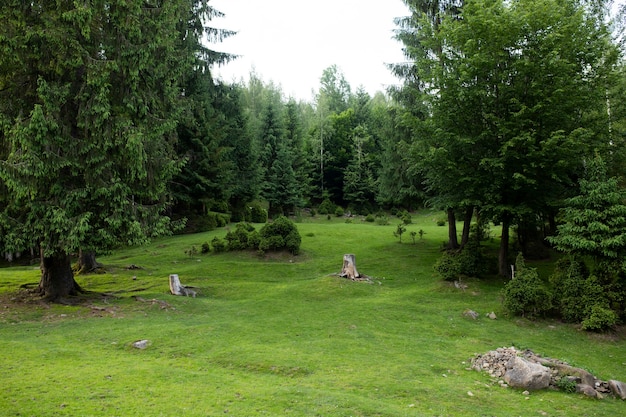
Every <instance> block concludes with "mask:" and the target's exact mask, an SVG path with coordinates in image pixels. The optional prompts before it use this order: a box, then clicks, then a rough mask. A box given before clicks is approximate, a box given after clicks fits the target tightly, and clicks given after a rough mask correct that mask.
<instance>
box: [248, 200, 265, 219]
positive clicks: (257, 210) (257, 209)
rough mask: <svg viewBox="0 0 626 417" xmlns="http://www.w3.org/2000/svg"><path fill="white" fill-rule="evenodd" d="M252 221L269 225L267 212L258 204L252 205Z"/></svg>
mask: <svg viewBox="0 0 626 417" xmlns="http://www.w3.org/2000/svg"><path fill="white" fill-rule="evenodd" d="M250 221H251V222H252V223H267V210H265V209H264V208H263V207H262V206H261V204H259V203H257V202H254V203H252V204H250Z"/></svg>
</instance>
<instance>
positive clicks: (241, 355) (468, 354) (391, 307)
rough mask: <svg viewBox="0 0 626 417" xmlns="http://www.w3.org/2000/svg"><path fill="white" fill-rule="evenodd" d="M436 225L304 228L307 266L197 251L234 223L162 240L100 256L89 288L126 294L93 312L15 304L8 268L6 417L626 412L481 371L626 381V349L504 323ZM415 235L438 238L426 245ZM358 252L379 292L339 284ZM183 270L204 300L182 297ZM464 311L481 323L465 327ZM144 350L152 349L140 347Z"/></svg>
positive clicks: (2, 349)
mask: <svg viewBox="0 0 626 417" xmlns="http://www.w3.org/2000/svg"><path fill="white" fill-rule="evenodd" d="M435 217H437V216H435V215H434V214H433V213H429V212H425V213H422V214H421V215H419V216H414V218H413V221H414V223H413V224H412V225H409V226H408V231H407V233H406V234H405V235H404V236H403V243H402V244H399V243H398V239H397V238H394V236H393V235H392V233H393V231H394V230H395V223H393V222H392V224H391V225H390V226H377V225H375V224H369V223H364V222H361V221H358V220H356V221H354V222H353V223H352V224H347V223H345V222H344V221H343V220H342V219H336V218H333V219H331V220H327V219H325V218H323V219H319V220H316V221H312V220H310V219H308V218H307V219H303V221H302V222H301V223H299V224H298V228H299V230H300V233H301V235H302V238H303V241H302V249H303V253H302V255H300V256H297V257H292V256H289V255H285V254H282V255H274V256H269V257H266V258H259V257H258V256H257V255H256V254H253V253H232V254H231V253H227V254H209V255H200V254H198V255H195V256H188V255H186V253H185V251H188V250H189V249H190V248H191V247H192V246H196V248H197V249H198V250H199V249H200V246H201V245H202V243H203V242H205V241H210V240H211V239H212V238H213V236H215V235H218V236H223V235H224V234H225V231H224V230H223V229H222V230H217V231H214V232H211V233H204V234H197V235H189V236H176V237H171V238H167V239H159V240H157V241H155V242H154V243H153V244H151V245H149V246H146V247H140V248H132V249H127V250H121V251H116V252H115V253H112V254H110V255H109V256H106V257H101V258H99V261H100V262H103V263H104V264H105V265H106V269H107V273H106V274H93V275H85V276H79V277H77V280H78V281H79V283H80V284H81V285H82V286H84V287H85V288H86V289H89V290H92V291H98V292H103V293H114V294H115V297H113V296H108V297H105V298H102V297H94V298H93V299H92V300H90V301H88V302H86V303H84V304H83V305H82V306H63V305H45V304H40V303H36V302H32V301H31V302H27V303H25V302H19V294H18V293H17V288H18V287H19V285H20V284H23V283H26V282H36V281H37V279H38V270H37V269H36V268H34V267H33V266H29V267H12V268H3V269H0V297H1V300H2V306H0V340H1V342H2V343H1V344H0V375H1V376H0V381H1V382H0V386H1V387H2V390H0V415H2V416H5V415H6V416H135V415H145V416H217V415H233V416H261V415H269V416H288V415H293V416H534V415H547V416H609V415H621V414H623V412H624V409H625V407H626V404H625V403H624V402H622V401H619V400H615V399H604V400H602V401H598V400H591V399H587V398H583V397H581V396H579V395H576V394H565V393H561V392H551V391H543V392H534V393H531V394H530V395H523V393H522V392H520V391H518V390H513V389H504V388H501V387H500V386H499V385H498V384H497V383H496V382H495V381H492V380H491V379H490V378H489V377H488V376H487V375H484V374H481V373H478V372H476V371H472V370H467V368H468V366H469V361H470V359H471V358H472V356H473V355H474V354H476V353H482V352H486V351H488V350H492V349H495V348H497V347H500V346H510V345H512V344H513V345H516V346H518V347H523V348H531V349H533V350H535V351H536V352H538V353H540V354H543V355H546V356H550V357H555V358H561V359H565V360H568V361H570V363H573V364H575V365H577V366H582V367H585V368H586V369H589V370H591V371H593V372H594V373H595V374H597V375H598V376H599V377H602V378H605V379H619V380H626V354H624V348H625V347H626V343H625V342H624V340H622V339H620V338H619V337H617V336H616V335H594V334H587V333H584V332H581V331H579V330H578V329H577V328H576V327H574V326H571V325H564V324H561V323H559V322H556V321H539V322H529V321H526V320H522V319H517V318H506V317H505V316H504V314H503V312H502V311H501V303H500V298H499V294H500V290H501V288H502V281H501V280H498V279H495V278H494V279H491V280H485V281H470V282H469V288H468V289H467V290H466V291H460V290H458V289H456V288H454V287H453V286H450V285H447V284H446V283H444V282H442V281H440V280H439V279H438V278H437V276H436V275H435V274H434V272H433V269H432V265H433V263H434V262H435V260H436V259H437V257H438V255H439V248H440V246H441V242H442V241H443V240H444V239H445V235H446V229H445V228H444V227H438V226H436V225H435V223H434V221H433V218H435ZM394 221H395V220H394ZM419 229H422V230H424V231H425V232H426V233H425V234H424V238H423V240H419V238H418V239H417V240H416V242H415V244H412V243H411V239H410V237H409V232H410V231H411V230H415V231H418V230H419ZM344 253H354V254H356V260H357V267H358V269H359V272H361V273H363V274H367V275H369V276H370V277H372V281H371V283H365V282H351V281H347V280H345V279H342V278H338V277H337V276H333V275H332V274H333V273H337V272H339V271H340V269H341V263H342V255H343V254H344ZM130 265H136V266H139V267H141V269H127V267H128V266H130ZM170 273H177V274H179V276H180V279H181V281H182V282H183V283H184V284H186V285H191V286H194V287H196V289H197V291H198V292H199V296H198V298H183V297H174V296H171V295H169V294H168V281H167V277H168V275H169V274H170ZM137 297H139V298H137ZM16 298H18V299H16ZM152 300H158V301H152ZM467 308H471V309H473V310H475V311H478V312H480V313H481V314H482V316H481V318H479V319H478V320H471V319H467V318H465V317H463V316H462V312H463V311H464V310H465V309H467ZM490 311H495V312H496V314H497V315H498V319H497V320H490V319H488V318H486V317H485V316H484V314H485V313H488V312H490ZM139 339H148V340H150V346H149V347H148V348H147V349H145V350H137V349H135V348H133V347H132V346H131V344H132V342H134V341H136V340H139Z"/></svg>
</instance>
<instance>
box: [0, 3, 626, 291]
mask: <svg viewBox="0 0 626 417" xmlns="http://www.w3.org/2000/svg"><path fill="white" fill-rule="evenodd" d="M405 3H406V4H407V6H408V7H409V10H410V15H409V16H405V17H399V18H398V19H397V21H396V23H397V27H398V29H397V31H396V37H397V39H398V40H399V41H400V42H401V44H402V48H403V51H404V53H405V56H406V58H407V60H406V62H404V63H397V64H391V65H390V68H389V69H390V71H392V72H393V73H394V74H395V75H397V76H398V78H399V80H400V84H399V85H398V86H396V87H393V88H391V89H390V90H389V91H388V92H380V93H377V94H376V95H374V96H373V97H372V96H370V95H369V94H368V93H366V92H365V91H364V90H363V89H362V88H359V87H357V88H356V89H354V87H353V86H351V85H350V84H349V82H348V81H347V80H346V79H345V77H344V76H343V74H342V72H341V69H340V68H338V67H336V66H331V67H329V68H327V69H326V70H324V71H323V73H322V74H321V75H320V86H319V90H318V91H317V94H316V96H315V99H314V100H313V101H312V102H302V101H296V100H294V99H292V98H288V97H285V96H284V94H283V93H282V91H281V89H280V86H279V85H276V84H274V83H273V82H271V81H270V82H266V81H264V80H263V79H261V78H260V77H259V76H258V75H257V74H255V73H254V72H252V73H251V74H250V77H249V80H248V81H247V82H243V81H242V82H235V83H225V82H223V81H219V80H215V79H214V78H213V76H212V68H214V67H215V66H216V65H220V64H223V63H226V62H228V60H230V59H233V58H234V57H232V56H231V55H229V54H228V53H220V52H217V51H215V50H212V49H210V48H207V47H206V45H205V44H204V43H203V40H204V39H205V38H207V37H208V38H209V39H212V40H216V41H219V40H220V39H223V38H224V37H227V36H232V35H234V33H232V32H230V31H227V30H218V29H215V28H213V27H211V20H212V19H213V18H215V17H216V16H219V15H220V12H219V11H218V10H215V9H214V8H213V7H211V5H210V2H209V1H208V0H176V1H170V2H161V1H152V0H141V1H140V0H118V1H115V2H112V1H110V0H91V1H89V2H67V4H60V3H59V2H56V1H53V0H36V1H31V2H23V1H20V0H8V1H6V2H4V3H3V5H2V6H0V16H1V17H2V19H3V21H4V22H6V24H5V25H4V26H3V27H2V28H0V48H1V49H0V50H1V52H0V68H1V70H0V125H1V127H2V129H1V130H0V156H1V158H0V161H1V163H0V204H1V205H0V210H1V214H0V248H1V249H2V252H4V253H11V254H15V253H19V252H24V251H33V253H37V254H40V258H41V265H42V271H43V274H42V279H41V282H40V290H41V293H42V294H43V295H45V296H48V297H49V298H57V297H62V296H65V295H68V294H73V293H76V292H79V291H80V290H81V289H80V287H78V285H77V284H76V282H75V281H74V279H73V273H72V270H71V264H70V255H71V254H74V253H78V252H79V251H81V252H84V253H104V252H106V251H107V250H110V249H112V248H114V247H117V246H120V245H132V244H141V243H143V242H145V241H146V240H147V239H150V238H151V237H154V236H158V235H163V234H167V233H173V232H176V231H184V230H186V231H198V230H207V229H209V228H212V227H215V226H218V225H220V224H223V223H224V222H226V221H235V222H238V221H243V220H250V219H251V217H252V216H253V213H256V212H258V209H259V207H263V208H265V209H267V212H268V215H269V217H271V218H273V217H277V216H279V215H283V214H285V215H291V214H299V213H301V212H302V210H304V209H317V208H318V207H319V206H320V205H322V206H323V207H325V208H327V207H328V206H339V207H342V208H343V209H345V210H348V211H350V212H351V213H357V214H368V213H374V212H377V211H379V210H385V209H391V208H402V209H408V210H411V209H415V208H419V207H422V206H424V205H428V206H430V207H434V208H437V209H441V210H443V211H445V212H446V213H447V216H448V228H449V241H448V243H447V246H448V248H449V249H451V250H457V251H458V250H463V248H465V247H466V246H467V243H468V241H469V239H470V225H471V224H473V223H481V224H482V223H485V222H495V223H497V224H500V225H501V226H502V239H501V242H502V243H501V247H500V255H499V257H500V260H499V271H500V273H501V274H503V275H507V274H508V273H509V272H508V266H509V265H510V264H511V256H510V249H509V242H511V241H514V242H516V245H518V246H519V247H520V250H522V252H524V253H525V254H529V255H530V254H531V253H533V252H536V251H537V247H538V246H539V247H541V246H542V245H545V243H546V241H545V237H546V236H549V235H553V234H555V233H556V230H557V224H558V223H559V220H560V216H559V212H560V209H562V208H563V207H565V205H566V202H567V201H568V199H569V198H571V197H573V196H575V195H576V194H577V193H578V191H579V188H578V183H579V180H580V179H581V178H582V176H583V174H584V172H585V169H586V166H587V165H588V162H589V160H590V159H591V158H593V157H594V156H595V155H600V156H601V157H602V158H603V160H604V161H605V162H606V164H607V165H608V172H609V173H610V174H612V175H615V176H618V177H620V178H621V177H622V176H623V173H624V169H623V168H624V167H623V164H622V162H621V161H623V160H624V158H623V154H622V153H623V149H624V146H623V141H624V138H625V131H626V126H625V120H626V106H625V105H624V100H623V97H624V94H623V92H624V89H626V77H625V74H626V72H625V66H624V61H623V55H622V53H623V44H622V43H621V42H622V40H620V39H621V38H620V37H619V36H616V34H618V35H619V32H618V31H617V30H616V28H618V25H617V23H619V22H611V21H609V20H608V19H607V11H608V6H609V3H608V2H597V1H593V2H592V1H585V0H567V1H557V0H531V1H503V0H472V1H463V0H443V1H428V0H405ZM612 29H614V30H613V31H612ZM457 220H462V221H463V224H464V226H463V230H462V231H461V233H460V240H459V238H458V232H457V230H456V224H457ZM513 237H514V238H515V239H513Z"/></svg>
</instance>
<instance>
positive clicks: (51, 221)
mask: <svg viewBox="0 0 626 417" xmlns="http://www.w3.org/2000/svg"><path fill="white" fill-rule="evenodd" d="M207 7H208V2H207V1H191V0H177V1H171V2H163V3H162V4H160V5H158V6H157V5H153V4H152V3H146V2H145V1H143V0H124V1H118V2H114V3H111V2H109V1H106V0H93V1H91V2H58V1H52V0H34V1H29V2H23V1H20V0H7V1H5V2H3V3H2V5H0V18H1V19H2V21H3V25H2V26H1V27H0V48H1V50H2V52H1V53H0V68H2V69H3V71H2V72H1V73H0V126H1V128H2V130H1V132H0V135H1V136H0V141H1V142H0V143H1V144H2V148H3V149H5V150H6V151H5V152H3V155H2V156H3V157H4V159H3V160H2V162H1V163H0V180H1V181H2V183H3V187H6V188H5V189H6V190H7V193H6V194H5V195H6V199H7V200H6V202H7V206H6V208H5V210H4V211H3V216H2V217H3V220H2V221H0V223H1V224H2V225H3V226H2V227H3V228H5V231H7V232H8V233H9V236H10V239H6V238H5V239H4V241H3V242H2V243H3V244H4V248H3V249H4V250H5V251H10V252H11V251H20V250H27V249H28V248H31V247H32V246H33V245H35V246H36V247H38V248H39V249H40V253H41V260H42V261H41V266H42V277H41V281H40V284H39V290H40V293H41V294H42V295H44V296H46V297H47V298H50V299H58V298H62V297H65V296H67V295H71V294H75V293H77V292H79V291H80V290H81V288H80V287H79V286H78V284H77V283H76V282H75V280H74V277H73V273H72V270H71V268H70V254H71V253H74V252H78V250H79V249H82V250H85V251H95V250H96V249H98V250H106V249H109V248H111V247H114V246H115V245H119V244H138V243H142V242H145V241H146V240H147V239H149V238H150V237H151V236H154V235H158V234H163V233H167V232H168V230H169V229H170V227H169V219H168V218H167V217H164V216H163V215H162V214H161V213H162V211H163V208H164V207H165V205H166V204H167V198H166V185H167V183H168V181H169V180H170V179H171V178H172V176H173V175H174V174H175V173H176V172H177V170H178V169H179V162H178V161H177V159H176V157H175V155H174V153H173V142H174V140H175V137H176V131H175V129H176V124H177V120H178V118H179V116H180V114H181V110H182V108H183V105H184V104H185V100H184V98H183V94H182V89H181V80H182V78H183V76H184V74H185V72H186V71H187V70H188V68H189V66H190V65H191V64H192V63H195V62H196V57H197V55H196V54H195V53H191V52H190V50H189V48H186V47H185V46H184V44H185V42H187V41H189V39H190V38H192V37H193V36H194V35H197V34H198V33H199V32H197V31H195V32H194V30H192V28H191V27H190V25H191V24H192V23H193V22H197V19H196V18H202V19H204V18H206V17H207V16H206V13H205V12H206V11H207ZM194 19H196V20H194ZM196 29H197V30H199V31H200V32H202V30H201V29H199V28H196ZM196 43H197V44H198V45H199V44H200V41H199V40H196ZM195 52H197V51H195ZM14 213H20V216H18V217H15V216H13V214H14Z"/></svg>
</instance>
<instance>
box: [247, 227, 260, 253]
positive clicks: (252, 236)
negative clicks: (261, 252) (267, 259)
mask: <svg viewBox="0 0 626 417" xmlns="http://www.w3.org/2000/svg"><path fill="white" fill-rule="evenodd" d="M260 243H261V235H260V234H259V232H258V231H256V230H253V231H251V232H250V233H248V248H249V249H258V247H259V244H260Z"/></svg>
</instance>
